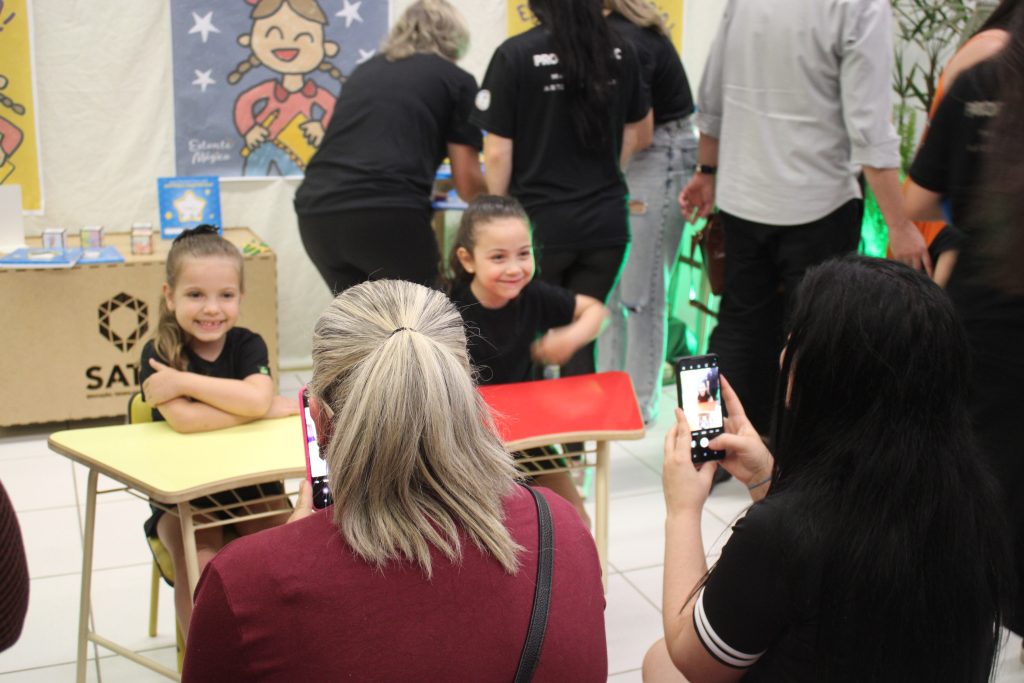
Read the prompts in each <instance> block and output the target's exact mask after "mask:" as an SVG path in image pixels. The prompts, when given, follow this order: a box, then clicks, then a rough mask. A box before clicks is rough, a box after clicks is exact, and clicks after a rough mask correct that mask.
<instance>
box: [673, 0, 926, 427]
mask: <svg viewBox="0 0 1024 683" xmlns="http://www.w3.org/2000/svg"><path fill="white" fill-rule="evenodd" d="M892 53H893V52H892V9H891V7H890V4H889V1H888V0H728V2H727V4H726V9H725V15H724V17H723V19H722V23H721V25H720V26H719V29H718V34H717V36H716V37H715V40H714V43H713V45H712V48H711V54H710V56H709V58H708V61H707V63H706V66H705V70H704V76H703V78H702V79H701V84H700V90H699V94H698V102H697V110H698V113H697V127H698V128H699V129H700V143H699V149H698V154H697V159H698V167H697V173H696V174H695V175H694V177H693V179H692V180H691V181H690V183H689V184H688V185H687V186H686V188H684V190H683V192H682V193H681V194H680V196H679V203H680V208H681V209H682V211H683V214H684V215H685V216H686V217H688V218H689V217H692V216H693V215H694V213H696V215H698V216H706V215H708V214H709V213H710V212H711V210H712V207H713V206H714V205H715V204H716V203H717V205H718V208H719V210H720V212H721V214H722V218H723V220H724V226H725V240H726V244H725V252H726V267H725V272H726V274H725V292H724V295H723V297H722V303H721V308H720V312H719V321H718V326H717V327H716V329H715V331H714V332H713V333H712V336H711V342H710V347H711V350H712V351H714V352H716V353H718V355H719V357H720V367H721V368H722V371H723V374H725V375H726V376H727V377H728V378H729V381H730V382H732V384H733V386H735V387H736V389H737V392H738V393H739V394H740V395H742V396H743V397H744V400H745V402H746V404H747V414H748V416H749V417H750V419H751V422H752V423H753V424H754V426H755V427H756V428H757V430H758V431H759V432H760V433H762V434H764V433H767V431H768V429H769V427H770V421H771V419H770V413H769V408H768V406H769V405H770V402H771V392H772V388H773V387H774V385H775V378H776V374H777V371H778V355H779V349H781V347H782V341H783V340H782V338H781V329H782V321H783V319H784V316H785V314H786V311H787V308H788V303H789V297H790V295H791V293H792V292H793V291H794V290H795V289H796V285H797V284H798V283H799V281H800V279H801V278H802V277H803V274H804V272H805V271H806V269H807V268H808V267H810V266H812V265H815V264H817V263H820V262H822V261H824V260H826V259H828V258H830V257H833V256H838V255H840V254H843V253H846V252H850V251H854V250H855V249H856V248H857V246H858V243H859V241H860V227H861V222H862V218H863V201H862V199H861V197H862V192H861V187H860V184H859V182H858V175H859V174H860V172H861V171H863V174H864V177H865V179H866V180H867V182H868V184H869V185H870V186H871V189H872V191H873V192H874V195H875V198H876V199H877V201H878V204H879V207H880V208H881V210H882V214H883V216H884V218H885V222H886V225H887V226H888V228H889V244H890V247H891V250H892V253H893V255H894V257H895V258H896V259H898V260H900V261H903V262H904V263H907V264H908V265H911V266H912V267H915V268H918V269H922V268H923V269H925V270H927V271H929V272H930V269H931V262H930V260H929V258H928V253H927V250H926V248H925V244H924V240H923V238H922V237H921V235H920V233H919V232H918V231H917V230H916V229H915V228H914V225H913V223H911V222H910V221H909V220H908V219H907V216H906V214H905V213H904V211H903V205H902V201H901V194H900V186H899V166H900V155H899V136H898V135H897V134H896V131H895V129H894V127H893V125H892V123H891V120H890V113H891V103H890V80H891V76H890V74H891V73H892ZM716 172H717V173H716ZM716 178H717V181H716Z"/></svg>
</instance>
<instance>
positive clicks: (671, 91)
mask: <svg viewBox="0 0 1024 683" xmlns="http://www.w3.org/2000/svg"><path fill="white" fill-rule="evenodd" d="M608 24H609V25H610V26H611V27H612V29H613V30H614V31H617V32H618V33H619V35H621V36H622V37H623V38H625V39H626V40H627V41H629V43H630V45H632V46H633V48H634V49H635V50H636V56H637V60H638V61H639V63H640V81H641V83H642V84H643V87H644V90H645V92H646V95H647V97H648V99H649V100H650V103H651V109H653V110H654V123H655V125H658V124H662V123H669V122H671V121H676V120H678V119H681V118H684V117H686V116H689V115H690V114H692V113H693V110H694V106H693V94H692V93H691V92H690V80H689V79H688V78H687V77H686V70H685V69H684V68H683V62H682V61H681V60H680V59H679V53H678V52H676V47H675V45H673V44H672V41H671V40H669V38H668V36H665V35H662V34H661V33H660V32H659V31H658V30H657V29H653V28H643V27H641V26H637V25H636V24H634V23H633V22H631V21H630V20H629V19H626V18H625V17H624V16H622V15H621V14H618V13H617V12H612V13H611V14H609V15H608Z"/></svg>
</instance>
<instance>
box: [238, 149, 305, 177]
mask: <svg viewBox="0 0 1024 683" xmlns="http://www.w3.org/2000/svg"><path fill="white" fill-rule="evenodd" d="M274 167H276V168H277V173H276V174H274V173H271V169H272V168H274ZM242 175H243V176H269V175H283V176H289V175H302V168H301V167H300V166H299V165H298V164H296V163H295V161H294V160H293V159H292V158H291V157H290V156H288V153H287V152H285V151H284V150H283V149H281V148H280V147H278V146H277V145H275V144H274V143H273V142H272V141H270V140H267V141H265V142H263V143H262V144H261V145H259V146H258V147H257V148H256V149H254V150H252V151H251V152H249V156H248V157H246V159H245V161H243V162H242Z"/></svg>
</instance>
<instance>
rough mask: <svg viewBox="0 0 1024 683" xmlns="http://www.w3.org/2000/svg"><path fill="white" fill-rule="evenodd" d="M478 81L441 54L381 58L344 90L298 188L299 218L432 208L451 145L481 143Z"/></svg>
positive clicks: (352, 78)
mask: <svg viewBox="0 0 1024 683" xmlns="http://www.w3.org/2000/svg"><path fill="white" fill-rule="evenodd" d="M475 94H476V80H475V79H474V78H473V76H471V75H470V74H469V73H467V72H466V71H463V70H462V69H460V68H459V67H458V66H456V65H455V64H453V63H452V62H450V61H448V60H447V59H444V58H443V57H440V56H438V55H434V54H414V55H412V56H411V57H406V58H405V59H399V60H396V61H394V62H391V61H388V59H387V58H386V57H385V56H383V55H377V56H376V57H373V58H371V59H370V60H369V61H367V62H365V63H364V64H361V65H360V66H359V68H357V69H356V70H355V71H354V72H353V73H352V75H351V76H350V77H349V79H348V81H347V82H346V83H345V85H344V87H343V88H342V91H341V95H339V96H338V104H337V106H336V107H335V109H334V116H332V117H331V123H330V124H329V125H328V126H327V131H326V133H325V135H324V139H323V142H322V143H321V145H320V148H319V149H318V150H317V152H316V154H314V155H313V158H312V159H310V162H309V167H308V168H307V169H306V177H305V178H304V179H303V181H302V185H300V186H299V189H298V190H297V191H296V193H295V211H296V212H297V213H298V214H299V215H312V214H318V213H330V212H334V211H352V210H359V209H379V208H405V209H422V210H424V211H428V210H429V209H430V193H431V189H432V187H433V183H434V177H435V175H436V173H437V167H438V166H439V165H440V164H441V162H442V161H443V160H444V158H445V157H446V156H447V155H448V143H454V144H459V145H467V146H470V147H474V148H476V149H481V148H482V144H483V143H482V136H481V134H480V130H479V129H478V128H476V127H475V126H472V125H470V124H469V121H468V119H469V115H470V110H471V109H472V106H473V97H474V96H475Z"/></svg>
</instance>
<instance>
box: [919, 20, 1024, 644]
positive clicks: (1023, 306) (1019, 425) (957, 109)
mask: <svg viewBox="0 0 1024 683" xmlns="http://www.w3.org/2000/svg"><path fill="white" fill-rule="evenodd" d="M1022 30H1024V14H1022V15H1021V16H1020V17H1019V18H1018V21H1017V28H1016V30H1015V33H1016V35H1015V36H1013V35H1012V36H1011V43H1010V46H1011V47H1008V48H1006V51H1004V52H1005V54H1000V55H997V56H996V57H995V58H993V59H992V60H989V61H986V62H982V63H981V64H978V65H977V66H975V67H974V68H972V69H970V70H968V71H966V72H964V73H963V74H961V75H960V76H959V77H958V78H957V80H956V81H955V82H954V83H953V86H952V88H950V91H949V93H948V94H947V95H946V97H945V98H944V99H943V100H942V102H941V103H940V105H939V108H938V110H937V111H936V113H935V118H934V119H933V120H932V122H931V124H930V126H929V129H928V134H927V136H926V137H925V140H924V143H923V144H922V147H921V149H920V151H919V152H918V154H917V157H916V158H915V159H914V163H913V164H912V165H911V168H910V178H911V182H910V183H909V184H908V187H907V194H906V201H907V210H908V213H910V214H911V216H912V217H913V218H918V219H935V218H946V219H947V220H949V222H951V223H952V224H953V225H954V226H955V227H956V228H957V229H958V231H959V232H961V233H963V235H964V238H963V239H962V240H961V243H960V255H959V257H958V259H957V262H956V267H955V269H954V270H953V274H952V275H951V277H950V280H949V284H948V286H947V290H948V291H949V295H950V297H951V298H952V299H953V302H954V303H955V304H956V307H957V310H958V312H959V313H960V316H961V319H962V320H963V322H964V327H965V328H966V329H967V334H968V339H969V341H970V345H971V358H970V364H971V367H972V369H973V378H974V381H973V391H972V397H971V406H970V408H971V409H970V416H969V417H970V421H971V424H972V425H973V427H974V431H975V434H976V436H977V437H978V442H979V446H980V447H981V449H982V451H983V452H984V453H985V455H987V456H988V458H989V460H990V462H991V463H992V464H993V466H994V470H995V474H996V476H997V478H998V479H999V481H1000V484H1001V485H1002V488H1003V493H1004V496H1003V498H1004V502H1005V505H1006V510H1007V516H1008V518H1009V520H1010V523H1011V526H1012V534H1013V547H1014V549H1015V553H1016V558H1015V561H1016V564H1017V599H1016V604H1015V613H1014V614H1013V615H1011V618H1010V619H1009V620H1008V622H1007V626H1008V627H1010V628H1011V629H1013V630H1014V631H1016V632H1017V633H1024V496H1022V495H1021V493H1020V492H1021V489H1022V487H1024V457H1021V448H1022V446H1021V444H1024V409H1022V407H1021V406H1022V403H1021V399H1020V391H1021V387H1022V386H1024V355H1022V353H1021V352H1022V350H1024V294H1022V293H1016V294H1014V293H1010V292H1008V291H1007V290H1006V288H1004V287H1003V286H1001V285H1000V284H999V283H998V282H997V281H996V277H994V272H996V271H998V270H999V263H998V261H997V260H995V259H993V258H989V254H988V253H987V251H986V246H990V241H991V240H993V239H994V238H995V235H994V233H995V232H996V231H999V230H1004V231H1006V232H1008V233H1010V234H1014V233H1015V234H1017V235H1018V236H1019V235H1021V234H1022V233H1024V213H1021V212H1020V209H1024V206H1021V202H1020V198H1019V191H1020V190H1019V188H1020V187H1021V186H1022V185H1024V182H1022V181H1024V179H1022V178H1020V177H1019V176H1020V172H1019V171H1017V176H1018V177H1017V178H1014V177H1013V174H1014V171H1013V164H1014V163H1016V164H1017V168H1019V159H1020V157H1017V158H1016V159H1013V160H1011V161H1010V162H1009V163H1008V166H1009V168H1007V169H1005V170H1003V171H999V170H997V168H996V167H993V168H991V169H989V168H987V166H989V165H990V164H991V165H993V166H994V160H993V158H994V157H996V153H997V152H998V153H1000V154H1004V155H1007V156H1011V157H1012V156H1013V155H1012V154H1008V150H1007V149H1003V148H1013V147H1014V142H1015V141H1016V149H1017V150H1018V151H1017V152H1016V153H1017V154H1024V143H1022V142H1021V141H1020V135H1021V134H1020V132H1019V126H1020V122H1021V120H1022V117H1024V97H1022V96H1021V94H1020V92H1021V90H1024V78H1020V77H1019V76H1018V77H1017V79H1016V82H1015V83H1014V81H1013V80H1011V79H1010V78H1008V77H1007V75H1008V73H1015V72H1014V71H1013V69H1011V68H1007V67H1006V66H1005V64H1006V62H1004V61H1003V60H1004V59H1007V58H1008V57H1010V55H1011V54H1013V51H1012V50H1013V48H1014V47H1015V48H1016V50H1017V51H1018V52H1017V53H1016V54H1017V55H1018V56H1017V59H1020V55H1024V38H1022V37H1021V35H1020V34H1021V32H1022ZM1007 51H1009V52H1007ZM1000 117H1007V118H1005V119H1000ZM1001 120H1002V125H1007V126H1009V128H1010V130H1009V131H1004V130H1002V129H1001V128H1000V122H1001ZM1011 121H1012V123H1010V122H1011ZM1014 127H1016V128H1017V130H1016V131H1014ZM1000 178H1002V179H1003V180H1002V182H1004V183H1008V184H1012V183H1016V184H1017V187H1018V189H1017V190H1016V191H1014V190H1009V191H1007V190H1001V189H1000V188H999V187H998V184H999V182H1000ZM1013 195H1018V196H1017V198H1016V202H1017V207H1018V209H1017V210H1013V209H1012V208H1010V207H1012V206H1013V202H1014V199H1013ZM943 205H945V206H948V215H947V216H943V209H942V207H943ZM1000 207H1003V208H1004V209H1007V210H1006V213H1005V215H1004V216H1003V217H1001V218H998V219H997V222H996V223H990V222H989V221H987V220H985V219H986V217H987V215H986V211H992V210H996V211H998V209H999V208H1000ZM1017 240H1018V244H1020V243H1021V241H1020V240H1021V238H1020V237H1018V238H1017ZM1000 251H1002V252H1004V253H1007V251H1008V250H1005V249H1000ZM1022 257H1024V254H1022V253H1020V251H1019V250H1017V251H1016V252H1015V253H1014V252H1012V251H1010V252H1009V256H1008V257H1005V261H1006V263H1007V264H1010V263H1013V265H1012V266H1011V268H1015V269H1017V270H1018V271H1019V269H1020V267H1021V263H1020V259H1021V258H1022ZM1011 259H1014V261H1011ZM928 349H929V347H928V345H927V344H925V345H923V346H922V348H921V352H922V353H928V352H929V351H928Z"/></svg>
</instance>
